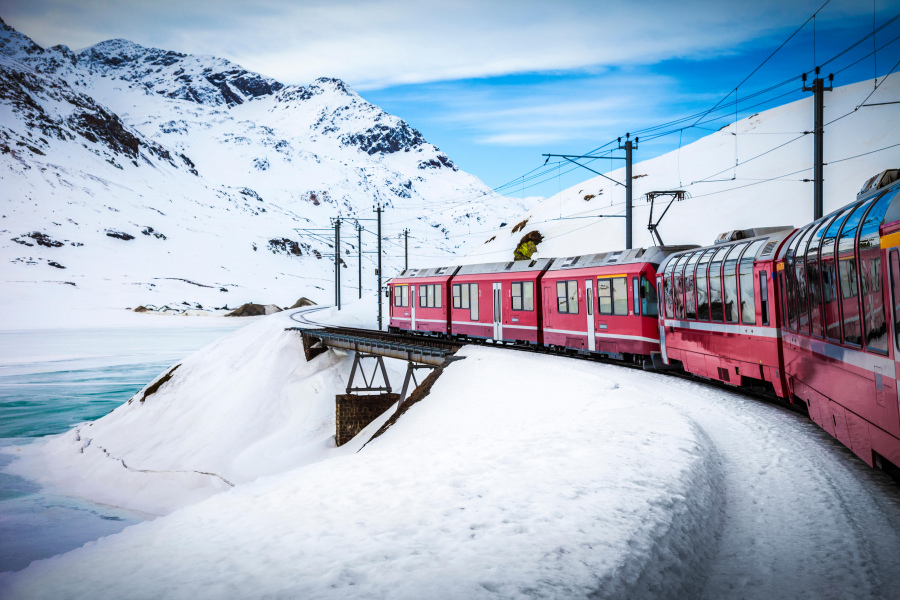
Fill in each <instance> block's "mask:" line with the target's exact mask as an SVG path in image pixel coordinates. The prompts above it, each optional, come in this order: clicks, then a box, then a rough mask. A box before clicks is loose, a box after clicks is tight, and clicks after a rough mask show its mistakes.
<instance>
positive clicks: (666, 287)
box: [662, 273, 675, 319]
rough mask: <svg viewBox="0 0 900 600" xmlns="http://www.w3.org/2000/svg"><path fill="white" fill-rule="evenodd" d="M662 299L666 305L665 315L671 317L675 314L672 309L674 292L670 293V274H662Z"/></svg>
mask: <svg viewBox="0 0 900 600" xmlns="http://www.w3.org/2000/svg"><path fill="white" fill-rule="evenodd" d="M662 280H663V295H662V296H663V300H664V302H665V305H666V316H667V317H668V318H670V319H671V318H672V317H674V316H675V311H674V294H673V293H672V274H671V273H669V274H668V275H663V277H662Z"/></svg>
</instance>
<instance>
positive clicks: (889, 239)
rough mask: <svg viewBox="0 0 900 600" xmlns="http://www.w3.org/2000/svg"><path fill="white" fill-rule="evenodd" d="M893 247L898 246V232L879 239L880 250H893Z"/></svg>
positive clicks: (899, 237)
mask: <svg viewBox="0 0 900 600" xmlns="http://www.w3.org/2000/svg"><path fill="white" fill-rule="evenodd" d="M894 246H900V231H895V232H894V233H889V234H887V235H886V236H884V237H882V238H881V247H882V248H893V247H894Z"/></svg>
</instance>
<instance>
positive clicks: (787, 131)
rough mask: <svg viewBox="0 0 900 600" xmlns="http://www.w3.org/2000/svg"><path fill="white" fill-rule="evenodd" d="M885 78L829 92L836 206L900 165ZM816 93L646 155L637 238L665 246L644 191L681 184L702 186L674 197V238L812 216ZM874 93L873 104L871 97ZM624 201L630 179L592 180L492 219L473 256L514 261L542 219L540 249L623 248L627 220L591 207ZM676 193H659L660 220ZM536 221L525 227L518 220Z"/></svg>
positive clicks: (611, 207)
mask: <svg viewBox="0 0 900 600" xmlns="http://www.w3.org/2000/svg"><path fill="white" fill-rule="evenodd" d="M878 81H879V84H880V85H879V87H878V90H877V91H875V92H874V93H872V91H873V82H872V80H868V81H862V82H859V83H854V84H851V85H845V86H841V87H835V88H834V91H833V92H829V93H828V94H826V95H825V123H826V124H827V125H826V127H825V142H824V143H825V147H824V150H825V163H826V166H825V181H824V190H825V198H824V204H825V212H826V214H827V213H828V212H830V211H832V210H835V209H837V208H839V207H841V206H844V205H845V204H847V203H849V202H852V201H853V199H854V198H855V197H856V193H857V192H858V191H859V190H860V188H861V187H862V185H863V183H865V181H866V180H867V179H869V178H870V177H872V176H873V175H875V174H877V173H880V172H881V171H883V170H885V169H896V168H897V167H900V126H898V124H900V104H882V103H885V102H893V101H896V100H897V99H898V98H900V76H898V75H897V74H896V73H894V74H893V75H890V76H889V77H888V78H887V79H886V80H884V79H883V78H882V77H879V79H878ZM870 93H871V94H872V95H871V97H869V98H868V100H867V99H866V98H867V96H869V94H870ZM812 102H813V98H812V95H811V94H808V95H807V97H806V98H803V99H801V100H797V101H796V102H792V103H790V104H786V105H783V106H779V107H776V108H772V109H769V110H766V111H763V112H760V113H758V114H753V115H751V116H749V117H746V118H744V119H741V120H739V121H738V122H737V123H736V124H735V123H732V124H730V125H728V126H726V127H723V128H722V129H721V130H719V131H718V132H715V133H711V134H709V135H707V136H706V137H704V138H701V139H699V140H697V141H696V142H694V143H692V144H689V145H686V146H684V147H683V148H681V149H680V150H675V151H673V152H669V153H667V154H664V155H662V156H658V157H656V158H653V159H650V160H646V161H641V162H636V163H635V164H634V167H633V172H632V178H633V181H632V183H633V186H634V191H633V198H634V204H633V206H634V224H633V227H632V231H633V235H634V238H633V239H634V247H635V248H639V247H642V246H643V247H647V246H652V245H655V244H654V242H653V241H652V238H651V236H650V232H649V230H648V228H647V225H648V220H649V217H650V205H649V204H648V203H647V202H646V201H644V200H642V199H641V196H643V195H644V194H646V193H647V192H649V191H652V190H676V189H682V190H686V191H687V192H688V193H690V195H691V198H689V199H687V200H684V201H683V202H677V203H676V204H675V205H674V206H672V207H671V209H670V210H669V211H668V213H667V214H666V215H665V217H664V218H663V220H662V222H661V223H660V225H659V233H660V235H661V236H662V239H663V241H664V242H666V243H667V244H700V245H708V244H712V243H713V241H714V240H715V238H716V236H717V235H718V234H719V233H722V232H725V231H731V230H735V229H749V228H753V227H770V226H781V225H794V226H801V225H805V224H806V223H809V222H810V221H812V216H813V212H812V210H813V184H812V183H811V182H810V181H809V180H810V179H812V177H813V169H812V166H813V136H812V135H811V134H809V133H806V134H805V135H804V132H809V131H811V130H812V129H813V105H812ZM863 102H865V103H866V104H870V105H872V106H860V105H861V104H862V103H863ZM857 107H859V108H857ZM798 138H799V139H798ZM640 148H641V145H640V144H638V150H637V151H636V152H635V154H634V158H635V160H638V159H639V158H640V156H641V149H640ZM616 154H617V155H618V156H621V155H622V154H623V153H622V152H618V153H616ZM736 160H737V161H738V163H739V164H738V166H737V167H736V168H735V167H734V165H735V161H736ZM610 163H611V161H607V160H602V159H600V160H597V161H594V162H593V163H592V164H591V165H590V167H591V168H592V169H595V170H601V169H602V170H604V171H605V170H606V169H605V168H606V167H608V166H609V165H610ZM618 164H621V163H617V166H618ZM584 173H585V174H587V171H584ZM606 175H607V176H608V177H610V178H611V179H614V180H616V181H618V182H624V181H625V172H624V168H619V169H615V170H613V169H610V170H609V171H608V172H606ZM624 200H625V191H624V188H623V187H622V186H619V185H616V184H615V183H612V182H610V181H609V180H608V179H604V178H603V177H600V176H595V177H593V178H591V179H587V180H585V181H582V182H581V183H578V184H576V185H574V186H572V187H570V188H568V189H565V190H563V191H562V192H560V193H559V194H556V195H554V196H552V197H550V198H547V199H546V200H544V201H542V202H540V203H538V204H537V205H536V206H534V207H532V208H531V209H529V210H527V211H526V212H524V213H523V214H521V215H519V216H518V217H516V218H514V219H511V220H510V221H509V225H508V226H507V227H504V228H501V229H499V230H488V229H487V228H485V230H484V231H483V233H482V234H481V235H480V236H477V237H479V241H481V242H482V243H480V244H475V245H473V246H472V248H473V249H472V251H471V252H470V253H469V254H468V256H466V257H465V258H464V259H462V261H463V262H468V263H480V262H489V261H501V260H508V259H507V258H506V257H507V256H510V255H511V253H512V252H513V250H514V249H515V247H516V245H517V244H518V242H519V240H520V239H521V238H522V236H523V235H524V234H526V233H528V232H530V231H533V230H536V231H539V232H540V233H541V234H542V235H543V237H544V241H543V242H542V243H541V244H540V245H539V246H538V249H537V253H536V254H535V257H536V258H539V257H552V256H574V255H580V254H588V253H595V252H605V251H610V250H620V249H622V248H624V247H625V227H624V225H625V223H624V221H625V219H622V218H597V219H592V218H582V217H587V216H589V215H609V214H621V215H624V213H625V206H624ZM666 201H667V200H666V199H665V198H661V199H659V200H657V203H656V206H655V207H654V212H653V215H654V220H657V219H658V218H659V216H660V215H661V214H662V212H663V210H664V209H665V203H666ZM560 217H577V218H564V219H560ZM526 220H527V223H526V224H525V226H524V228H520V230H519V231H513V230H514V229H515V228H516V226H517V225H519V224H520V223H521V222H522V221H526ZM485 240H487V241H485Z"/></svg>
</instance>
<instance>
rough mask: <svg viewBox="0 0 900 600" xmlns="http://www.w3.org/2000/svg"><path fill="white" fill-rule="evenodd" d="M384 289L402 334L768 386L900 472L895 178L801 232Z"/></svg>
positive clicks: (878, 180) (898, 196) (483, 270)
mask: <svg viewBox="0 0 900 600" xmlns="http://www.w3.org/2000/svg"><path fill="white" fill-rule="evenodd" d="M388 286H389V288H390V297H391V298H392V302H391V304H392V306H391V319H390V327H391V329H392V330H395V331H396V330H405V331H414V332H420V333H429V334H432V335H443V336H451V337H460V338H469V339H476V340H477V339H483V340H494V341H495V342H498V343H504V344H505V343H515V344H527V345H533V346H538V347H542V348H546V349H551V350H556V351H562V352H568V353H581V354H586V355H597V356H606V357H611V358H617V359H622V360H628V361H635V362H639V361H643V363H644V365H645V366H646V367H648V368H657V369H681V370H684V371H686V372H688V373H691V374H693V375H695V376H698V377H702V378H706V379H714V380H718V381H721V382H723V383H725V384H728V385H732V386H740V387H747V388H755V389H760V390H765V391H767V392H768V393H770V394H773V395H775V396H778V397H781V398H783V399H785V400H787V401H789V402H791V403H793V404H796V405H799V406H802V407H804V408H805V409H806V410H807V411H808V412H809V416H810V418H811V419H812V420H813V421H815V422H816V423H817V424H819V425H820V426H821V427H822V428H824V429H825V430H826V431H827V432H828V433H830V434H831V435H833V436H834V437H836V438H837V439H838V440H840V441H841V442H842V443H843V444H845V445H846V446H847V447H848V448H850V449H851V450H852V451H853V452H854V453H856V454H857V455H858V456H859V457H860V458H862V459H863V460H864V461H865V462H866V463H868V464H869V465H870V466H873V467H879V468H883V469H886V470H889V471H891V472H892V473H893V474H894V475H895V476H897V475H898V474H900V388H898V374H900V366H898V365H897V364H896V363H897V362H898V361H900V169H893V170H888V171H884V172H883V173H880V174H879V175H877V176H875V177H873V178H871V179H870V180H868V181H867V182H866V184H865V185H864V186H863V189H862V190H861V191H860V193H859V194H858V195H857V197H856V199H855V200H854V201H853V202H851V203H850V204H848V205H846V206H844V207H843V208H841V209H839V210H836V211H834V212H833V213H831V214H829V215H827V216H825V217H823V218H822V219H819V220H817V221H815V222H813V223H810V224H809V225H806V226H805V227H801V228H799V229H795V228H794V227H780V228H778V227H775V228H764V229H749V230H738V231H731V232H727V233H724V234H722V235H720V236H719V237H718V239H717V240H716V243H715V244H714V245H712V246H708V247H698V246H682V247H653V248H647V249H637V250H625V251H619V252H607V253H602V254H593V255H589V256H573V257H568V258H562V259H540V260H534V261H515V262H509V263H492V264H485V265H468V266H462V267H443V268H440V269H425V270H414V269H412V270H408V271H404V272H403V273H402V274H401V275H400V276H399V277H397V278H395V279H393V280H392V281H390V282H389V283H388ZM416 290H418V292H417V291H416ZM417 294H418V296H417ZM416 298H418V302H413V299H416ZM414 305H415V306H414Z"/></svg>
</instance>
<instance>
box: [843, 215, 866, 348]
mask: <svg viewBox="0 0 900 600" xmlns="http://www.w3.org/2000/svg"><path fill="white" fill-rule="evenodd" d="M873 200H874V198H872V199H870V200H867V201H866V202H863V203H862V204H860V205H858V206H857V207H856V208H855V209H854V210H853V212H852V213H850V216H849V217H847V221H846V222H845V223H844V226H843V227H842V228H841V234H840V236H839V237H838V242H837V254H838V276H839V277H840V282H841V318H842V319H841V320H842V321H843V327H842V329H843V333H844V343H847V344H853V345H854V346H861V345H862V327H860V323H859V318H860V314H859V285H858V281H859V280H858V279H857V278H858V276H859V274H858V264H857V257H856V255H855V254H856V253H855V250H856V248H855V246H856V231H857V229H858V228H859V224H860V221H862V217H863V214H864V213H865V211H866V209H867V208H868V207H869V204H870V203H871V202H872V201H873Z"/></svg>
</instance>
